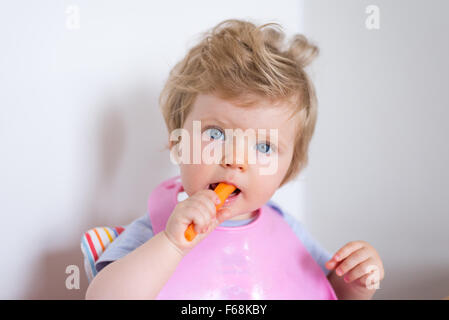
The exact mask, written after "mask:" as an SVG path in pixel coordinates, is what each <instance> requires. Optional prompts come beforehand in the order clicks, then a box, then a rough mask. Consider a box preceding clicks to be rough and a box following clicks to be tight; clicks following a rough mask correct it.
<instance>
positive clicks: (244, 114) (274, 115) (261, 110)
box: [192, 98, 296, 129]
mask: <svg viewBox="0 0 449 320" xmlns="http://www.w3.org/2000/svg"><path fill="white" fill-rule="evenodd" d="M192 113H193V114H192V120H201V121H216V122H220V123H221V124H225V125H229V126H230V127H233V128H237V127H238V128H242V129H244V128H252V129H269V128H281V127H284V128H287V127H291V126H293V127H295V125H296V123H295V119H294V117H292V108H291V105H289V104H286V103H282V102H277V103H270V102H269V101H260V102H258V103H255V104H253V105H251V106H241V105H238V104H236V103H232V102H229V101H225V100H221V99H213V98H212V99H207V98H205V99H201V100H198V101H197V103H195V104H194V107H193V110H192Z"/></svg>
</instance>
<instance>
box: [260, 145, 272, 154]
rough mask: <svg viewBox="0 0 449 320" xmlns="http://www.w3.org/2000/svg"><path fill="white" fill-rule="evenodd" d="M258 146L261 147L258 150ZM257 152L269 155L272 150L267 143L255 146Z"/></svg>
mask: <svg viewBox="0 0 449 320" xmlns="http://www.w3.org/2000/svg"><path fill="white" fill-rule="evenodd" d="M259 146H262V147H261V148H259ZM256 148H257V150H258V151H260V152H262V153H264V154H270V153H271V152H272V151H273V148H272V147H271V145H270V144H268V143H265V142H264V143H259V144H257V146H256Z"/></svg>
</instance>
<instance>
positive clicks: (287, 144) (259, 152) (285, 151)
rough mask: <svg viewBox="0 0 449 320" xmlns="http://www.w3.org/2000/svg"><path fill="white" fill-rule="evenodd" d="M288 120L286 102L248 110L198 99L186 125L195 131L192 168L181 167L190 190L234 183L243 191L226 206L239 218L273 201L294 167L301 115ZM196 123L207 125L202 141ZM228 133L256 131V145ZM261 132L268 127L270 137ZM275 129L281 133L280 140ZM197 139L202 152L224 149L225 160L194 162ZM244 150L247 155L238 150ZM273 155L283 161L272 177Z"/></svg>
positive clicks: (203, 127) (205, 97) (215, 99)
mask: <svg viewBox="0 0 449 320" xmlns="http://www.w3.org/2000/svg"><path fill="white" fill-rule="evenodd" d="M288 117H289V109H288V107H287V106H286V105H285V104H282V103H278V104H277V105H275V106H273V105H270V104H269V102H268V101H262V102H260V103H258V104H257V105H256V106H253V107H246V108H243V107H239V106H237V105H235V104H232V103H231V102H228V101H226V100H222V99H220V98H218V97H217V96H214V95H204V94H200V95H198V96H197V99H196V100H195V103H194V106H193V108H192V110H191V112H190V114H189V115H188V117H187V119H186V121H185V123H184V127H183V129H185V130H187V131H188V132H189V135H190V139H191V140H190V157H191V162H190V163H191V164H185V163H180V164H179V165H180V171H181V179H182V184H183V187H184V191H185V192H186V193H187V194H188V195H189V196H191V195H193V194H195V193H197V192H198V191H200V190H203V189H209V188H211V184H214V183H218V182H221V181H228V182H232V183H233V184H234V185H235V186H236V187H237V188H238V189H240V193H239V194H238V195H237V197H236V198H235V199H234V200H233V201H232V202H229V204H225V205H224V207H229V208H230V210H231V211H232V213H233V218H235V219H243V218H247V217H249V215H251V213H252V212H254V211H255V210H257V209H258V208H260V207H261V206H263V205H264V204H265V203H266V202H267V201H268V200H270V198H271V197H272V195H273V194H274V193H275V191H276V190H277V189H278V187H279V185H280V184H281V182H282V180H283V178H284V176H285V174H286V172H287V170H288V168H289V165H290V161H291V159H292V155H293V143H294V141H295V139H294V138H295V134H296V132H297V130H296V126H295V117H293V118H292V119H288ZM193 121H201V135H200V136H198V135H196V138H195V136H194V122H193ZM196 124H197V125H198V124H199V122H196ZM225 129H233V130H236V129H240V130H242V132H243V133H244V132H245V130H247V129H252V130H254V131H253V132H255V133H256V135H255V137H256V139H255V141H254V145H250V146H248V143H249V140H250V139H248V138H247V137H245V136H244V135H240V137H238V135H233V136H230V137H228V136H226V135H225ZM258 129H265V132H266V135H265V136H263V135H260V134H258ZM270 129H276V130H277V136H278V137H277V142H275V141H274V140H275V139H273V138H274V136H272V135H271V132H270ZM198 131H199V130H197V132H198ZM234 132H235V131H234ZM231 138H232V139H231ZM194 139H196V143H198V145H199V144H201V147H200V148H199V149H200V150H201V154H203V150H204V149H205V148H206V147H208V150H210V149H211V147H213V146H211V145H210V144H214V146H215V147H217V146H219V147H220V150H222V153H221V155H222V156H220V157H218V158H219V159H220V161H215V162H214V163H212V164H206V163H204V161H203V159H200V162H201V163H199V164H194V163H193V160H192V159H193V153H194V151H195V150H194V147H193V140H194ZM203 139H206V140H209V141H203ZM199 140H201V142H200V141H199ZM226 143H231V144H232V152H231V151H229V149H228V151H226V150H225V144H226ZM274 143H275V145H274ZM237 146H239V147H237ZM241 146H243V148H242V149H243V150H242V149H240V150H242V151H244V152H243V153H242V152H238V151H237V150H238V148H240V147H241ZM206 151H207V150H206ZM195 152H197V151H195ZM249 152H253V155H254V156H255V157H253V158H252V160H250V159H248V157H249ZM208 154H212V155H213V154H214V153H213V152H209V153H208ZM269 157H277V165H276V167H275V170H269V171H270V173H271V174H266V173H265V174H264V173H263V170H262V169H261V168H266V169H267V167H268V166H269V165H268V163H267V161H268V160H269V159H268V158H269ZM218 158H217V159H218ZM254 159H255V161H254ZM271 161H273V158H271ZM272 163H273V162H272ZM274 163H276V162H274ZM265 172H267V171H265Z"/></svg>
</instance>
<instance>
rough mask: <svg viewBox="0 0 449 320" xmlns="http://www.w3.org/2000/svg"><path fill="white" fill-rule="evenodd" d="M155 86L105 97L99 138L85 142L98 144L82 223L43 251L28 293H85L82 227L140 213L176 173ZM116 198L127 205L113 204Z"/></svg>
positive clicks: (113, 222)
mask: <svg viewBox="0 0 449 320" xmlns="http://www.w3.org/2000/svg"><path fill="white" fill-rule="evenodd" d="M155 87H157V86H151V84H149V83H148V82H145V81H141V82H140V83H138V84H137V85H133V86H131V88H130V89H129V90H126V91H125V92H124V93H123V94H122V95H121V97H120V99H116V98H111V97H107V99H106V101H107V102H106V103H102V104H101V105H100V108H99V109H100V110H104V112H103V113H102V114H101V115H100V116H99V117H98V121H95V122H94V128H93V130H92V132H93V136H92V139H93V140H94V141H95V143H92V142H89V141H86V142H85V144H86V145H92V146H93V147H94V148H95V150H94V152H93V153H92V154H93V157H94V158H93V159H92V164H91V165H88V166H87V167H88V168H89V170H90V172H92V173H93V174H94V176H93V177H91V179H85V180H88V181H89V185H87V188H86V191H85V197H84V199H85V203H84V204H83V207H84V208H85V209H84V210H83V212H80V214H79V218H80V219H79V224H78V225H72V226H68V228H69V229H70V232H71V233H72V235H73V233H74V234H75V235H76V234H78V235H79V237H78V239H77V240H76V241H74V242H73V243H72V244H71V245H70V246H68V247H66V248H63V249H61V250H57V251H49V252H46V253H44V254H43V255H42V257H41V261H40V265H39V267H38V269H37V270H35V271H34V272H35V274H36V276H35V277H32V281H31V283H30V285H29V286H28V287H29V292H28V293H26V295H25V297H24V299H84V297H85V292H86V290H87V287H88V282H87V277H86V274H85V271H84V262H83V257H82V253H81V249H80V240H81V237H82V235H83V234H84V232H86V231H87V230H89V229H90V228H93V227H98V226H111V227H113V226H119V225H126V224H128V223H130V222H131V221H132V220H134V219H135V218H137V217H139V216H141V215H142V212H136V210H139V209H136V208H146V201H147V197H148V195H149V193H150V192H151V190H152V189H153V188H154V187H156V185H157V184H158V183H160V182H161V181H162V180H164V179H166V178H168V177H170V176H171V175H173V172H174V165H173V164H172V163H171V162H170V161H169V158H168V156H169V153H168V151H166V150H164V146H165V145H166V142H167V131H166V127H165V123H164V122H163V117H162V114H161V112H160V109H159V105H158V98H159V92H158V91H157V90H155V89H153V88H155ZM111 96H112V95H111ZM117 186H118V187H117ZM130 189H131V190H130ZM124 190H125V191H126V192H125V191H124ZM129 190H130V191H129ZM112 199H113V200H114V201H110V200H112ZM109 202H110V203H111V204H109ZM114 204H116V205H117V204H119V206H120V208H124V209H121V210H119V211H117V210H112V209H113V207H112V206H113V205H114ZM112 211H114V212H115V213H114V214H113V215H112V216H111V212H112ZM69 265H76V266H78V267H79V271H80V289H71V290H68V289H67V288H66V279H67V277H68V276H69V275H68V274H66V273H65V272H66V268H67V266H69Z"/></svg>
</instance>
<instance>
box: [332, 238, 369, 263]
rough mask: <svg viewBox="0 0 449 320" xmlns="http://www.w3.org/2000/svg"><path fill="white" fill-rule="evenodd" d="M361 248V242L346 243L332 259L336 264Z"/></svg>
mask: <svg viewBox="0 0 449 320" xmlns="http://www.w3.org/2000/svg"><path fill="white" fill-rule="evenodd" d="M361 248H363V243H362V242H361V241H351V242H348V243H347V244H345V245H344V246H343V247H342V248H340V249H339V250H338V251H337V252H336V253H335V254H334V257H333V259H334V260H335V261H337V262H339V261H343V260H344V259H346V257H348V256H349V255H350V254H351V253H353V252H354V251H356V250H359V249H361Z"/></svg>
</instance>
